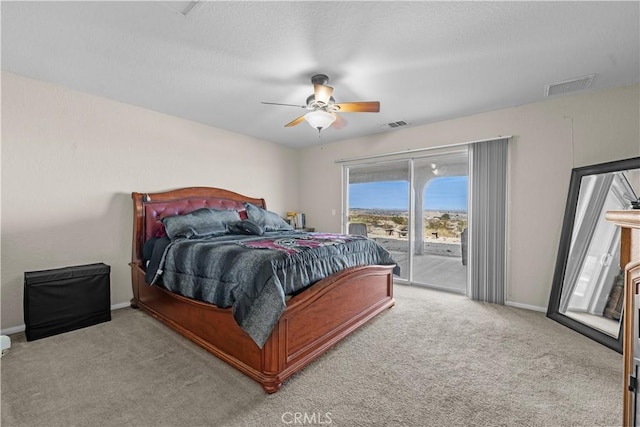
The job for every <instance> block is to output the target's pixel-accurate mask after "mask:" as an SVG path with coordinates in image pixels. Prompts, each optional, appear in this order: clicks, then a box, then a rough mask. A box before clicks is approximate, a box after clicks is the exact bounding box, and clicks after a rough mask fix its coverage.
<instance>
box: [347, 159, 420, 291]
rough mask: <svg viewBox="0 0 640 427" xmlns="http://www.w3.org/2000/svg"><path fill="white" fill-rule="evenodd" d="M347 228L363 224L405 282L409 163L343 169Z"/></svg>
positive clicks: (407, 238) (407, 254)
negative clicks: (394, 262)
mask: <svg viewBox="0 0 640 427" xmlns="http://www.w3.org/2000/svg"><path fill="white" fill-rule="evenodd" d="M346 174H347V179H346V182H347V183H348V184H347V186H346V187H347V188H346V192H347V209H346V210H347V226H346V227H345V229H346V230H347V231H348V230H349V229H350V228H351V230H354V229H357V228H358V227H354V224H365V225H364V227H366V230H367V235H368V236H369V237H370V238H372V239H374V240H376V241H377V242H378V243H380V244H381V245H382V246H384V247H385V248H386V249H387V250H388V251H389V252H391V254H392V255H393V257H394V259H395V260H396V261H397V262H398V264H399V265H400V278H401V279H404V280H409V223H410V217H409V203H410V200H409V199H410V194H409V161H407V160H404V161H396V162H384V163H376V164H368V165H358V166H352V167H349V168H347V169H346Z"/></svg>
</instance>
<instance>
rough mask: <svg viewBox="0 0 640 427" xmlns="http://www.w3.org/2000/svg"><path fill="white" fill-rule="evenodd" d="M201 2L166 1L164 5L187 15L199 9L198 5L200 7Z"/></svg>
mask: <svg viewBox="0 0 640 427" xmlns="http://www.w3.org/2000/svg"><path fill="white" fill-rule="evenodd" d="M201 3H202V2H201V1H164V2H162V5H163V6H165V7H168V8H169V9H171V10H173V11H174V12H178V13H179V14H181V15H183V16H187V15H188V14H189V13H191V12H194V11H195V9H197V7H196V6H198V7H200V6H201Z"/></svg>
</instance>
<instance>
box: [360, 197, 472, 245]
mask: <svg viewBox="0 0 640 427" xmlns="http://www.w3.org/2000/svg"><path fill="white" fill-rule="evenodd" d="M349 222H350V223H356V222H360V223H365V224H367V234H368V236H369V237H371V238H373V239H374V240H376V241H378V242H380V243H381V244H382V245H383V246H384V247H385V248H387V250H390V251H397V252H404V251H407V247H408V239H407V230H408V222H409V214H408V212H407V211H402V210H392V209H359V208H353V209H350V210H349ZM423 222H424V234H423V241H424V252H425V253H432V254H438V255H448V256H461V241H462V232H463V230H465V229H466V228H467V213H466V212H459V211H424V219H423Z"/></svg>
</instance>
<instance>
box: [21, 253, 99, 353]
mask: <svg viewBox="0 0 640 427" xmlns="http://www.w3.org/2000/svg"><path fill="white" fill-rule="evenodd" d="M110 272H111V267H110V266H108V265H106V264H102V263H98V264H88V265H79V266H74V267H65V268H57V269H53V270H41V271H28V272H25V273H24V323H25V327H26V328H25V334H26V336H27V341H32V340H37V339H40V338H45V337H49V336H52V335H57V334H60V333H63V332H68V331H73V330H75V329H80V328H84V327H87V326H91V325H95V324H97V323H102V322H108V321H110V320H111V284H110V277H109V275H110Z"/></svg>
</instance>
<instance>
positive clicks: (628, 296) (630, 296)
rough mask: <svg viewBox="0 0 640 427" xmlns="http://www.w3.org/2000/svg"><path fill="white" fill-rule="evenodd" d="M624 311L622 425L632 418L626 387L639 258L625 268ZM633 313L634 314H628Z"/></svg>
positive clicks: (639, 282)
mask: <svg viewBox="0 0 640 427" xmlns="http://www.w3.org/2000/svg"><path fill="white" fill-rule="evenodd" d="M625 278H626V281H625V308H624V309H625V312H624V318H625V321H624V341H623V351H622V354H623V355H624V373H623V388H624V395H623V403H622V408H623V419H622V425H623V426H630V425H631V424H632V420H633V415H632V412H633V393H632V392H631V391H630V390H629V389H628V381H629V376H630V375H632V374H633V372H634V369H633V364H634V361H633V350H634V345H635V342H636V340H637V337H635V336H634V335H635V334H634V327H635V325H634V322H635V321H637V320H636V319H635V316H634V315H636V306H635V299H636V295H637V294H638V288H639V287H640V260H638V261H636V262H634V263H629V264H628V265H627V267H626V268H625ZM629 313H633V314H634V315H629Z"/></svg>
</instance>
